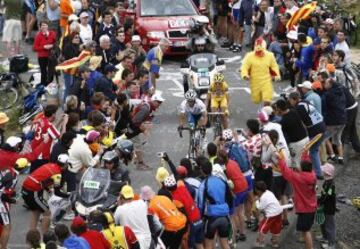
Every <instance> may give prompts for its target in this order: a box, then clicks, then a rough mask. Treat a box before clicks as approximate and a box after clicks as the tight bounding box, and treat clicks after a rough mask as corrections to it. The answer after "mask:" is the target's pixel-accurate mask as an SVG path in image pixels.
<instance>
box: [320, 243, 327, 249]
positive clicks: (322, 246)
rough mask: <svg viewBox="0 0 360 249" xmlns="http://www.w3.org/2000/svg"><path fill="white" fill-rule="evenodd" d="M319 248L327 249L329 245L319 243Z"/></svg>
mask: <svg viewBox="0 0 360 249" xmlns="http://www.w3.org/2000/svg"><path fill="white" fill-rule="evenodd" d="M321 248H322V249H328V248H329V244H328V243H327V242H324V243H321Z"/></svg>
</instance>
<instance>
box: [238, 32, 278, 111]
mask: <svg viewBox="0 0 360 249" xmlns="http://www.w3.org/2000/svg"><path fill="white" fill-rule="evenodd" d="M273 77H274V79H275V80H280V72H279V66H278V64H277V63H276V59H275V56H274V54H273V53H271V52H269V51H267V50H266V42H265V41H264V40H263V39H262V38H259V39H257V40H256V41H255V49H254V51H252V52H249V53H247V54H246V56H245V58H244V60H243V64H242V66H241V78H242V79H244V80H250V91H251V99H252V101H253V102H254V103H255V104H260V103H263V104H264V105H269V104H270V103H271V101H272V98H273V94H274V91H273V86H272V78H273Z"/></svg>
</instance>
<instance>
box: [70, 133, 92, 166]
mask: <svg viewBox="0 0 360 249" xmlns="http://www.w3.org/2000/svg"><path fill="white" fill-rule="evenodd" d="M84 137H85V136H83V135H77V137H76V138H75V139H74V142H73V143H72V145H71V146H70V149H69V162H70V164H71V167H69V168H68V170H69V171H70V172H72V173H78V172H79V171H80V170H81V169H82V168H83V167H93V166H95V165H96V164H97V163H98V162H99V156H98V155H96V156H94V157H93V155H92V152H91V150H90V148H89V145H88V144H87V143H86V142H85V141H84Z"/></svg>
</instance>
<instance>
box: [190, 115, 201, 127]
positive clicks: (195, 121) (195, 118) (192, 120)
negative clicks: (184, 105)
mask: <svg viewBox="0 0 360 249" xmlns="http://www.w3.org/2000/svg"><path fill="white" fill-rule="evenodd" d="M201 117H202V114H196V115H195V114H192V113H188V114H187V120H188V123H189V124H193V125H194V126H197V124H198V122H199V120H200V118H201Z"/></svg>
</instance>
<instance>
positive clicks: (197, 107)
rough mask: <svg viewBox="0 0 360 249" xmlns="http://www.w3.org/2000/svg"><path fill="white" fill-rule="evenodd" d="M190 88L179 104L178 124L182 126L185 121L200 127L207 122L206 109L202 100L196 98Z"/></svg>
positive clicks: (192, 125)
mask: <svg viewBox="0 0 360 249" xmlns="http://www.w3.org/2000/svg"><path fill="white" fill-rule="evenodd" d="M196 95H197V94H196V92H195V91H194V90H192V89H190V90H189V91H187V92H186V93H185V100H184V101H183V102H181V104H180V107H179V109H180V115H179V126H180V127H184V125H186V122H187V123H188V124H189V126H191V127H202V126H205V125H206V123H207V111H206V106H205V104H204V102H202V101H201V100H200V99H198V98H197V96H196Z"/></svg>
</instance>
